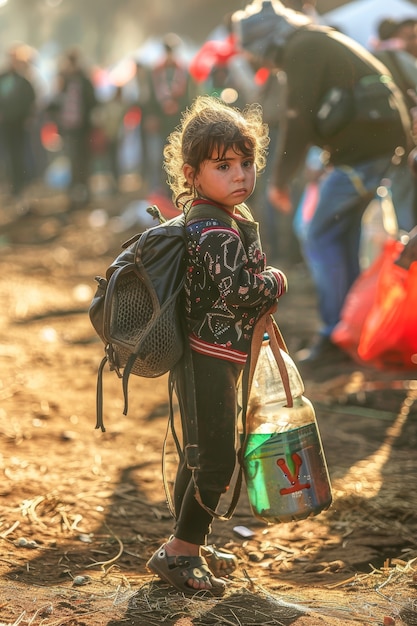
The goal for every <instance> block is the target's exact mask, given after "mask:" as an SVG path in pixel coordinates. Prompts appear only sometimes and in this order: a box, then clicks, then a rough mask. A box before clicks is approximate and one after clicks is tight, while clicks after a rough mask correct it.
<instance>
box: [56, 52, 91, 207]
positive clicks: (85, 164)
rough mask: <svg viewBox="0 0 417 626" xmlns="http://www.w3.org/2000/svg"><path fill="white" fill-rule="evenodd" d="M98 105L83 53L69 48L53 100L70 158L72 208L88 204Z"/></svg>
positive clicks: (66, 151) (60, 130)
mask: <svg viewBox="0 0 417 626" xmlns="http://www.w3.org/2000/svg"><path fill="white" fill-rule="evenodd" d="M96 105H97V100H96V95H95V90H94V87H93V84H92V82H91V80H90V77H89V76H88V74H87V72H86V71H85V70H84V68H83V67H82V64H81V58H80V52H79V51H78V50H77V49H75V48H74V49H70V50H68V51H67V53H66V54H65V56H64V60H63V66H62V70H61V72H60V75H59V85H58V95H57V98H56V101H55V103H54V105H53V106H54V108H56V114H57V121H58V128H59V132H60V134H61V136H62V140H63V145H64V151H65V153H66V155H67V156H68V158H69V162H70V170H71V181H70V185H69V189H68V193H69V197H70V200H71V208H76V207H79V206H83V205H85V204H87V203H88V201H89V198H90V193H89V177H90V159H91V145H90V139H91V128H92V112H93V110H94V108H95V107H96Z"/></svg>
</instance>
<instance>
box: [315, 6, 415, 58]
mask: <svg viewBox="0 0 417 626" xmlns="http://www.w3.org/2000/svg"><path fill="white" fill-rule="evenodd" d="M321 18H322V20H321V21H323V22H324V23H325V24H327V25H329V26H335V27H336V28H338V29H339V30H340V31H341V32H342V33H344V34H345V35H348V36H349V37H351V38H352V39H354V40H355V41H357V42H359V43H360V44H362V45H363V46H365V47H366V48H371V40H372V38H373V37H376V36H377V32H378V24H379V23H380V21H381V20H383V19H385V18H393V19H394V20H397V21H399V20H403V19H407V18H417V5H416V4H413V3H412V2H408V0H353V2H349V3H348V4H344V5H343V6H341V7H339V8H337V9H333V10H332V11H328V12H327V13H324V14H323V15H322V16H321Z"/></svg>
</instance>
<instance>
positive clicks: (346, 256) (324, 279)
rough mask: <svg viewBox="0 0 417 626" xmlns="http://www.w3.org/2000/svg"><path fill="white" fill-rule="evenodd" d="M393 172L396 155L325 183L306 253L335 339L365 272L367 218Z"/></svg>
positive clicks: (335, 172)
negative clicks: (363, 253)
mask: <svg viewBox="0 0 417 626" xmlns="http://www.w3.org/2000/svg"><path fill="white" fill-rule="evenodd" d="M392 167H393V166H391V157H390V156H386V157H383V158H378V159H373V160H372V161H366V162H363V163H360V164H359V165H356V166H355V168H352V167H348V166H345V167H344V166H341V167H334V168H333V169H332V170H331V171H330V172H329V174H328V175H327V176H325V177H324V178H323V180H322V182H321V183H320V195H319V200H318V205H317V208H316V211H315V213H314V216H313V218H312V220H311V222H310V224H309V226H308V228H307V231H306V233H305V238H304V240H303V241H302V248H303V254H304V257H305V260H306V263H307V265H308V267H309V270H310V272H311V275H312V278H313V281H314V283H315V286H316V290H317V296H318V307H319V313H320V316H321V320H322V328H321V329H320V333H321V334H322V335H324V336H327V337H329V336H330V335H331V333H332V331H333V329H334V327H335V326H336V324H337V323H338V322H339V320H340V314H341V310H342V306H343V303H344V300H345V298H346V295H347V293H348V291H349V289H350V287H351V286H352V284H353V282H354V281H355V280H356V278H357V277H358V275H359V272H360V265H359V245H360V234H361V220H362V215H363V213H364V211H365V209H366V207H367V206H368V204H369V202H370V200H371V199H372V197H373V196H374V194H375V191H376V189H377V187H378V186H379V184H380V181H381V179H382V178H384V177H388V178H389V177H390V170H391V168H392ZM394 191H395V190H394V188H393V189H392V193H393V197H394ZM394 203H395V198H394Z"/></svg>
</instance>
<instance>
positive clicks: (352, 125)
mask: <svg viewBox="0 0 417 626" xmlns="http://www.w3.org/2000/svg"><path fill="white" fill-rule="evenodd" d="M262 13H263V15H262ZM235 15H236V17H234V20H235V24H236V29H237V32H238V38H239V39H240V43H241V45H242V46H243V48H245V49H248V50H249V51H251V52H252V53H254V54H255V55H257V56H259V57H260V58H263V60H264V61H265V60H269V61H270V62H271V63H273V64H274V65H275V66H276V67H279V68H281V69H282V70H283V71H284V72H285V74H286V77H287V110H286V120H285V125H286V129H283V132H281V133H280V145H279V147H278V155H277V163H276V178H275V182H276V184H277V186H278V187H284V186H286V185H287V184H288V183H289V182H290V181H291V179H292V178H293V177H294V175H295V174H296V172H297V170H298V168H299V167H300V166H301V164H302V163H303V162H304V159H305V156H306V153H307V150H308V148H309V147H310V146H311V145H317V146H320V147H322V148H323V149H325V150H327V151H328V153H329V160H330V163H331V164H334V165H352V166H353V165H355V164H357V163H360V162H363V161H367V160H372V159H375V158H377V157H379V156H384V155H388V154H393V153H394V151H395V148H396V147H397V146H402V147H403V148H404V150H405V151H408V150H409V148H411V146H412V143H411V129H410V121H409V117H408V113H407V107H406V105H405V102H404V100H403V97H402V95H401V93H400V91H399V90H398V89H395V86H394V92H393V93H392V94H391V95H389V96H387V97H390V100H391V101H392V104H393V106H394V107H395V108H396V109H398V115H397V116H395V117H394V119H393V120H391V121H390V122H381V121H378V120H367V121H366V122H365V121H358V120H357V119H356V118H355V117H354V118H353V119H352V120H351V121H350V122H349V123H348V124H347V125H346V126H345V127H344V128H343V129H342V130H341V131H339V132H337V133H336V134H335V135H333V136H330V137H327V138H323V137H322V136H321V135H320V134H319V132H318V130H317V112H318V110H319V108H320V105H321V103H322V101H323V98H324V96H325V94H326V93H328V92H329V90H330V89H332V88H334V87H338V88H342V89H345V88H347V89H350V88H353V87H354V86H355V85H356V84H357V83H358V81H359V80H360V79H361V78H362V77H364V76H371V75H373V76H375V75H385V74H387V68H386V67H385V66H383V65H382V64H381V63H380V62H379V61H378V60H377V59H376V58H375V57H374V56H373V55H372V54H371V53H369V52H368V51H367V50H365V49H364V48H363V47H362V46H360V45H359V44H357V43H356V42H354V41H353V40H351V39H350V38H348V37H346V36H344V35H343V34H341V33H339V32H338V31H335V30H334V29H331V28H328V27H323V26H318V25H316V24H312V23H310V22H309V20H308V19H307V18H305V16H303V18H300V16H299V15H297V14H296V13H295V12H294V11H290V10H288V9H284V8H283V7H282V5H281V3H279V2H277V3H275V2H274V3H270V2H264V3H263V6H262V10H261V11H260V12H259V13H258V14H256V13H254V12H253V10H252V9H250V11H249V14H248V15H247V16H246V17H245V13H243V12H241V13H238V14H235Z"/></svg>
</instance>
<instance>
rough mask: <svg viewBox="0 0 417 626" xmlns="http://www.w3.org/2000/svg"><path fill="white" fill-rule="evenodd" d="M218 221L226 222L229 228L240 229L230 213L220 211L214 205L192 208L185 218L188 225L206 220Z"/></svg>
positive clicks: (199, 205) (201, 205)
mask: <svg viewBox="0 0 417 626" xmlns="http://www.w3.org/2000/svg"><path fill="white" fill-rule="evenodd" d="M210 218H213V219H216V220H219V221H220V222H224V223H225V224H227V225H228V226H232V227H233V228H236V229H238V224H237V221H236V220H235V219H234V218H233V216H232V215H230V213H228V212H227V211H224V210H223V209H220V208H219V207H217V206H214V205H213V204H198V205H196V206H193V207H191V209H190V210H189V211H188V213H187V216H186V218H185V223H186V225H187V224H189V223H190V222H194V221H199V220H205V219H210Z"/></svg>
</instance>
